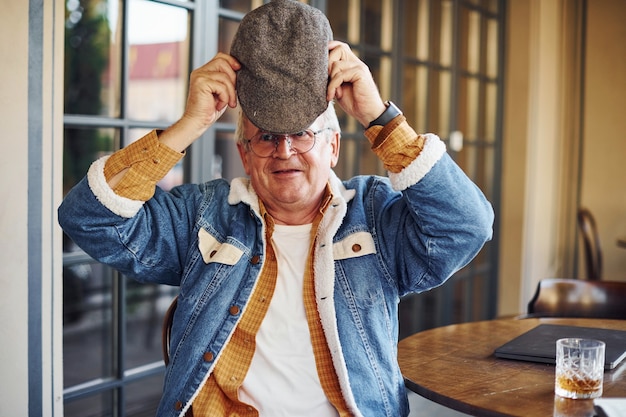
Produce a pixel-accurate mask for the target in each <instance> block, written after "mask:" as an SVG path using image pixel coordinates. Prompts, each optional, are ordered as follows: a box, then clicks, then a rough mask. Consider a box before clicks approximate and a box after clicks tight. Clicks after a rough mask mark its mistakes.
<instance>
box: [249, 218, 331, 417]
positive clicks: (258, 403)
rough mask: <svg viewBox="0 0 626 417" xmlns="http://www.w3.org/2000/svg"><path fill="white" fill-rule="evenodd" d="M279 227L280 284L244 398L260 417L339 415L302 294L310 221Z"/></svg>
mask: <svg viewBox="0 0 626 417" xmlns="http://www.w3.org/2000/svg"><path fill="white" fill-rule="evenodd" d="M274 227H275V228H274V235H273V236H272V243H273V245H274V252H275V254H276V259H277V261H278V277H277V280H276V289H275V290H274V296H273V297H272V300H271V302H270V305H269V308H268V310H267V314H266V316H265V318H264V319H263V322H262V323H261V327H260V328H259V332H258V333H257V336H256V350H255V352H254V356H253V358H252V363H251V364H250V369H249V370H248V374H247V375H246V378H245V379H244V381H243V384H242V386H241V387H240V389H239V399H240V400H241V401H243V402H244V403H246V404H250V405H252V406H254V407H255V408H256V409H257V410H258V411H259V415H260V416H261V417H304V416H311V417H331V416H332V417H337V415H338V413H337V411H336V410H335V408H334V407H333V406H332V404H331V403H330V402H329V401H328V399H327V398H326V395H325V394H324V390H323V389H322V386H321V384H320V380H319V377H318V375H317V369H316V367H315V356H314V354H313V346H312V345H311V335H310V333H309V326H308V324H307V319H306V312H305V310H304V301H303V296H302V289H303V282H304V269H305V268H306V263H307V258H308V256H309V244H310V234H311V225H310V224H308V225H302V226H284V225H275V226H274Z"/></svg>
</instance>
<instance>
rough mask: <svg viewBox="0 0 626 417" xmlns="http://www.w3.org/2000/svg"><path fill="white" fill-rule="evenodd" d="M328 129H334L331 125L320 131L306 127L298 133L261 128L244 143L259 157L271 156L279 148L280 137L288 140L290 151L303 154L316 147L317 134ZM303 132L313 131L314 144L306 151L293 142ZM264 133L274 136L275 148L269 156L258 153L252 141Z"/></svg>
mask: <svg viewBox="0 0 626 417" xmlns="http://www.w3.org/2000/svg"><path fill="white" fill-rule="evenodd" d="M326 130H332V128H330V127H325V128H322V129H320V130H318V131H314V130H313V129H305V130H302V131H300V132H296V133H273V132H267V131H264V130H260V131H258V132H257V133H255V134H254V135H253V136H252V137H251V138H250V139H246V138H244V143H245V144H246V147H247V148H248V149H249V150H251V151H252V153H253V154H255V155H256V156H258V157H259V158H270V157H271V156H272V155H274V154H275V153H276V151H277V150H278V144H279V143H280V139H281V138H284V139H285V141H286V142H287V144H288V145H289V151H290V152H292V153H293V154H294V155H298V154H300V155H303V154H305V153H307V152H309V151H311V149H313V148H315V145H316V144H317V135H319V134H320V133H322V132H324V131H326ZM302 132H311V134H312V135H313V144H312V145H311V147H310V148H309V149H307V150H306V151H304V152H301V151H299V150H298V149H296V148H294V147H293V143H294V140H293V139H292V138H293V137H294V136H295V135H298V134H299V133H302ZM262 135H272V136H273V139H272V140H273V142H274V150H273V151H272V153H270V154H269V155H267V156H262V155H259V154H258V153H256V152H255V151H254V147H253V146H252V141H253V140H255V139H258V138H259V137H260V136H262ZM295 142H296V143H297V142H298V140H297V139H296V140H295Z"/></svg>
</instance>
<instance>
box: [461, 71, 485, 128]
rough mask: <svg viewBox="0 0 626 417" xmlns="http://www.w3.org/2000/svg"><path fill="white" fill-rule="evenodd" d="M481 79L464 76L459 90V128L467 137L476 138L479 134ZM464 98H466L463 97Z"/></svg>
mask: <svg viewBox="0 0 626 417" xmlns="http://www.w3.org/2000/svg"><path fill="white" fill-rule="evenodd" d="M479 93H480V81H479V80H477V79H476V78H462V79H461V86H460V91H459V103H461V108H460V109H459V121H458V125H459V129H460V130H461V131H462V132H463V135H464V136H465V138H466V139H469V140H476V139H477V138H478V137H479V136H480V134H479V131H478V129H479V126H478V122H479V120H478V117H479V115H480V114H481V106H480V101H479V100H480V94H479ZM463 98H464V99H463Z"/></svg>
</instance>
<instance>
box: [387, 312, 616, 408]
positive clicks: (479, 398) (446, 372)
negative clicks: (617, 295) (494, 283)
mask: <svg viewBox="0 0 626 417" xmlns="http://www.w3.org/2000/svg"><path fill="white" fill-rule="evenodd" d="M541 323H552V324H567V325H574V326H583V327H603V328H611V329H619V330H626V320H599V319H519V320H518V319H501V320H491V321H480V322H472V323H463V324H456V325H451V326H445V327H439V328H435V329H430V330H426V331H423V332H419V333H416V334H414V335H411V336H409V337H407V338H405V339H403V340H401V341H400V343H399V344H398V362H399V364H400V369H401V370H402V374H403V375H404V378H405V382H406V386H407V388H409V389H410V390H411V391H414V392H416V393H418V394H420V395H421V396H423V397H426V398H428V399H430V400H432V401H434V402H437V403H439V404H442V405H444V406H446V407H449V408H452V409H455V410H458V411H461V412H463V413H467V414H470V415H473V416H498V417H501V416H523V417H535V416H537V417H546V416H557V415H559V416H561V415H563V416H568V417H592V416H595V413H594V411H593V400H568V399H563V398H560V397H557V396H555V395H554V365H546V364H538V363H530V362H522V361H516V360H507V359H500V358H496V357H495V356H494V354H493V351H494V350H495V349H496V348H497V347H499V346H500V345H502V344H504V343H506V342H507V341H509V340H510V339H512V338H514V337H516V336H518V335H520V334H522V333H524V332H526V331H527V330H530V329H531V328H533V327H535V326H537V325H539V324H541ZM603 384H604V394H603V397H626V364H624V363H622V364H621V365H620V366H619V367H617V368H616V369H614V370H612V371H606V372H605V375H604V383H603Z"/></svg>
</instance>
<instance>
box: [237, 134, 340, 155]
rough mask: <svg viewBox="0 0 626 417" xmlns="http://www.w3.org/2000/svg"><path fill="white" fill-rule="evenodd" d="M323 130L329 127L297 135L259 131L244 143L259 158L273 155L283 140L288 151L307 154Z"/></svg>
mask: <svg viewBox="0 0 626 417" xmlns="http://www.w3.org/2000/svg"><path fill="white" fill-rule="evenodd" d="M325 130H331V129H330V128H329V127H327V128H324V129H321V130H318V131H317V132H314V131H313V130H311V129H307V130H303V131H302V132H298V133H290V134H279V133H270V132H263V131H260V132H258V133H257V134H256V135H254V136H252V137H251V138H250V139H246V143H247V144H248V145H249V147H250V149H251V150H252V152H254V154H255V155H256V156H259V157H261V158H269V157H270V156H272V155H274V152H276V149H277V148H278V144H279V143H280V139H281V138H284V139H285V141H286V142H287V144H288V145H289V150H290V151H292V152H294V153H307V152H308V151H310V150H311V149H313V147H314V146H315V142H316V139H317V135H319V134H320V133H322V132H323V131H325Z"/></svg>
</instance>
